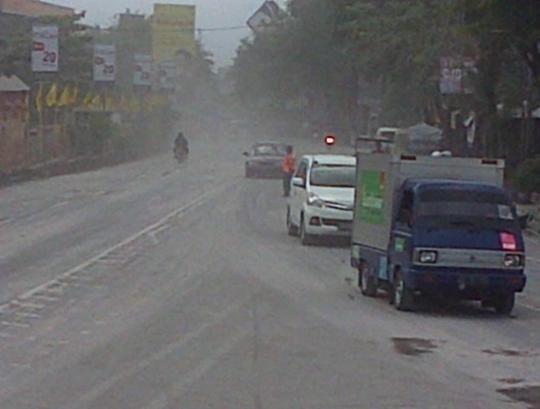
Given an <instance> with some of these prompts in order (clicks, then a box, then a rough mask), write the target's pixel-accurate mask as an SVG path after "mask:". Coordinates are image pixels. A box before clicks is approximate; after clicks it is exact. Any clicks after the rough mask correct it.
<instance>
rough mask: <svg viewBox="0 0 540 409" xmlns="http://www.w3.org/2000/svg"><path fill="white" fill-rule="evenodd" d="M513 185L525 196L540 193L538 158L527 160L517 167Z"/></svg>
mask: <svg viewBox="0 0 540 409" xmlns="http://www.w3.org/2000/svg"><path fill="white" fill-rule="evenodd" d="M514 184H515V186H516V188H517V189H518V190H519V191H520V192H521V193H525V194H527V195H530V194H531V193H534V192H540V156H536V157H534V158H532V159H527V160H526V161H524V162H523V163H522V164H521V165H519V166H518V168H517V170H516V173H515V175H514Z"/></svg>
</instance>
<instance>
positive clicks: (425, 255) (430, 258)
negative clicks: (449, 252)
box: [418, 251, 438, 264]
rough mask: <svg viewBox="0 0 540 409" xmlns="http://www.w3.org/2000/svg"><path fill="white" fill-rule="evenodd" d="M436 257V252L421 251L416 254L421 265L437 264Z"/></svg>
mask: <svg viewBox="0 0 540 409" xmlns="http://www.w3.org/2000/svg"><path fill="white" fill-rule="evenodd" d="M437 256H438V254H437V252H436V251H421V252H420V254H418V261H420V263H422V264H435V263H436V262H437Z"/></svg>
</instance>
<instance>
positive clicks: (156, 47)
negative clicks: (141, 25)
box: [152, 4, 196, 64]
mask: <svg viewBox="0 0 540 409" xmlns="http://www.w3.org/2000/svg"><path fill="white" fill-rule="evenodd" d="M195 13H196V9H195V6H190V5H180V4H155V5H154V15H153V16H152V50H153V57H154V62H155V63H156V64H159V63H162V62H164V61H176V60H177V59H178V58H180V57H182V56H193V55H194V54H195V51H196V42H195Z"/></svg>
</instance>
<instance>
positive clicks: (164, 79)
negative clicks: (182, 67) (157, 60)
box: [158, 61, 178, 90]
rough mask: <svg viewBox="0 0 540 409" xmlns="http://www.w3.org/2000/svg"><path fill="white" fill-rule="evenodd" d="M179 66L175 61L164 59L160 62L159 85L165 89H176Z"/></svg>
mask: <svg viewBox="0 0 540 409" xmlns="http://www.w3.org/2000/svg"><path fill="white" fill-rule="evenodd" d="M177 78H178V66H177V64H176V63H175V62H174V61H163V62H162V63H161V64H159V75H158V79H159V87H160V88H161V89H164V90H174V89H176V82H177Z"/></svg>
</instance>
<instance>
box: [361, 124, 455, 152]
mask: <svg viewBox="0 0 540 409" xmlns="http://www.w3.org/2000/svg"><path fill="white" fill-rule="evenodd" d="M442 143H443V136H442V131H441V130H440V129H438V128H436V127H434V126H430V125H427V124H424V123H422V124H418V125H415V126H412V127H410V128H406V129H405V128H392V127H382V128H379V129H377V131H376V133H375V137H374V138H368V137H360V138H358V139H357V140H356V147H357V150H361V151H363V152H366V153H368V152H379V153H392V154H395V155H400V154H414V155H430V154H432V153H433V152H446V151H445V149H443V147H442ZM439 156H440V155H439Z"/></svg>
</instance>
